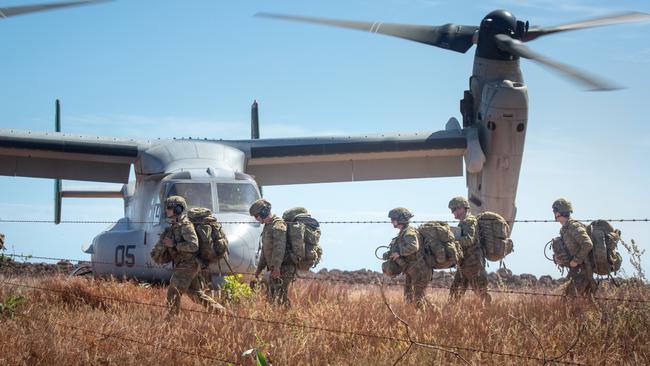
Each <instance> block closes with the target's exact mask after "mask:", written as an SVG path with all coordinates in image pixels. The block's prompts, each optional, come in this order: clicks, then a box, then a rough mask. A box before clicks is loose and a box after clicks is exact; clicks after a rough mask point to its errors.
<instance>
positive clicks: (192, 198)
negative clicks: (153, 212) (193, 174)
mask: <svg viewBox="0 0 650 366" xmlns="http://www.w3.org/2000/svg"><path fill="white" fill-rule="evenodd" d="M169 196H181V197H183V198H185V201H187V205H188V206H189V208H192V207H205V208H207V209H210V210H214V207H213V206H212V189H211V188H210V183H173V184H172V185H171V186H169V189H168V190H167V197H169Z"/></svg>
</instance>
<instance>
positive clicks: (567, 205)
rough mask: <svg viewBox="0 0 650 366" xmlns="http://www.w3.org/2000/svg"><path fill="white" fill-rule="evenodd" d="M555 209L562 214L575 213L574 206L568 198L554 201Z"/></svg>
mask: <svg viewBox="0 0 650 366" xmlns="http://www.w3.org/2000/svg"><path fill="white" fill-rule="evenodd" d="M551 207H552V208H553V211H557V212H559V213H560V214H561V215H570V214H571V213H573V206H572V205H571V202H569V200H568V199H566V198H558V199H556V200H555V202H553V206H551Z"/></svg>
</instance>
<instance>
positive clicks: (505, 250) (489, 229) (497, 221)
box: [476, 211, 513, 262]
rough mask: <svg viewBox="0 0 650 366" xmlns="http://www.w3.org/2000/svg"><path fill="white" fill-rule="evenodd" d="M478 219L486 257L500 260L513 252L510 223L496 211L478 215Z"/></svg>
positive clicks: (482, 246)
mask: <svg viewBox="0 0 650 366" xmlns="http://www.w3.org/2000/svg"><path fill="white" fill-rule="evenodd" d="M476 220H477V221H478V225H477V229H478V241H479V245H480V247H481V250H483V254H484V255H485V258H486V259H487V260H489V261H492V262H498V261H500V260H502V259H503V258H505V257H506V256H507V255H508V254H510V253H512V251H513V245H512V240H511V239H510V225H508V223H507V222H506V220H505V219H504V218H503V217H502V216H501V215H499V214H498V213H495V212H490V211H486V212H483V213H481V214H479V215H478V216H477V217H476Z"/></svg>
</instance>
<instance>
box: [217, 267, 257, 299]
mask: <svg viewBox="0 0 650 366" xmlns="http://www.w3.org/2000/svg"><path fill="white" fill-rule="evenodd" d="M242 278H243V276H242V275H241V274H236V275H232V276H225V277H224V283H223V285H221V297H222V299H223V300H224V301H230V302H239V301H241V300H242V299H245V298H249V297H251V296H253V290H252V289H251V288H250V286H249V285H248V284H246V283H243V282H242Z"/></svg>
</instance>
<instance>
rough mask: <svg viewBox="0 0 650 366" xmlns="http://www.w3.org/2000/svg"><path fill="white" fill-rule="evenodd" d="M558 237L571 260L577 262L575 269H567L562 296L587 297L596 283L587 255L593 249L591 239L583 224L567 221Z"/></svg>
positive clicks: (589, 258)
mask: <svg viewBox="0 0 650 366" xmlns="http://www.w3.org/2000/svg"><path fill="white" fill-rule="evenodd" d="M560 236H561V237H562V241H563V242H564V245H565V246H566V249H567V251H568V252H569V255H571V257H572V258H571V259H572V260H574V261H576V262H578V266H577V267H575V268H572V267H569V274H568V276H567V278H568V280H569V282H568V283H566V284H565V286H566V287H565V288H564V294H565V295H567V296H589V295H591V294H593V293H594V292H595V291H596V281H595V280H594V273H593V268H592V263H591V257H590V255H589V253H590V252H591V248H592V247H593V243H592V242H591V238H589V235H588V234H587V229H586V227H585V225H584V224H583V223H581V222H580V221H576V220H574V219H569V221H567V222H566V223H565V224H564V225H562V228H561V229H560Z"/></svg>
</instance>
